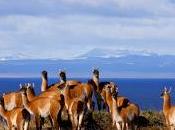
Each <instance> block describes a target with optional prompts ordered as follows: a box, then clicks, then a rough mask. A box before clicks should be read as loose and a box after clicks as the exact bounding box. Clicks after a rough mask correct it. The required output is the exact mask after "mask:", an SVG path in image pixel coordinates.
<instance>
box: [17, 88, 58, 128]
mask: <svg viewBox="0 0 175 130" xmlns="http://www.w3.org/2000/svg"><path fill="white" fill-rule="evenodd" d="M20 92H21V95H22V101H23V105H24V108H26V109H27V110H28V111H29V112H30V114H31V115H34V117H35V123H36V128H37V129H38V130H41V129H42V125H41V122H40V121H41V118H45V117H49V118H50V120H51V125H52V128H56V129H60V126H59V122H60V120H61V105H60V101H59V100H55V99H52V98H47V97H40V98H37V99H35V100H32V101H29V100H28V99H27V94H26V91H25V90H24V89H22V90H21V91H20Z"/></svg>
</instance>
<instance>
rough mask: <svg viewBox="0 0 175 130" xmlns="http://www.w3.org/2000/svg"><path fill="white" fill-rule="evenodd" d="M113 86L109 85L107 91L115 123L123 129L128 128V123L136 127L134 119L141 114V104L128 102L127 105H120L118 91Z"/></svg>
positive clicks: (132, 127)
mask: <svg viewBox="0 0 175 130" xmlns="http://www.w3.org/2000/svg"><path fill="white" fill-rule="evenodd" d="M111 86H113V85H112V84H109V85H107V86H106V88H105V91H106V101H107V104H108V106H109V109H110V112H111V114H112V119H113V124H115V125H116V126H117V128H118V129H122V130H124V129H128V127H129V126H128V125H130V127H131V129H134V126H133V124H134V123H135V122H134V121H135V119H136V118H137V117H138V116H139V114H140V109H139V106H138V105H136V104H133V103H129V102H128V103H127V105H126V106H121V107H118V101H117V100H118V98H117V92H115V91H114V90H113V87H111ZM119 123H122V126H120V125H119Z"/></svg>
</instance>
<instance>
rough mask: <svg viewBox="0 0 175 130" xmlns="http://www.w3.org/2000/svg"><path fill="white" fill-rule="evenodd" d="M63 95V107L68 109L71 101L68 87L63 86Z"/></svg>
mask: <svg viewBox="0 0 175 130" xmlns="http://www.w3.org/2000/svg"><path fill="white" fill-rule="evenodd" d="M63 95H64V101H65V105H66V107H67V108H69V105H70V103H71V101H72V99H71V98H70V90H69V87H68V86H65V88H64V92H63Z"/></svg>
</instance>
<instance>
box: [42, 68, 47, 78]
mask: <svg viewBox="0 0 175 130" xmlns="http://www.w3.org/2000/svg"><path fill="white" fill-rule="evenodd" d="M41 75H42V77H43V78H44V79H46V80H47V71H45V70H44V71H42V72H41Z"/></svg>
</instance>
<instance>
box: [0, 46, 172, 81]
mask: <svg viewBox="0 0 175 130" xmlns="http://www.w3.org/2000/svg"><path fill="white" fill-rule="evenodd" d="M93 68H99V69H100V71H101V74H102V76H103V77H128V78H145V77H146V78H171V77H175V56H174V55H158V54H155V53H149V52H139V51H128V50H108V49H93V50H91V51H89V52H87V53H85V54H83V55H80V56H77V57H74V58H72V59H67V60H64V59H55V58H54V59H29V58H28V57H26V56H24V55H23V56H19V55H18V56H14V57H4V58H3V57H1V58H0V76H1V77H18V76H20V77H23V76H24V77H33V76H35V77H39V76H40V72H41V71H42V70H47V71H48V72H49V75H50V76H57V72H58V70H59V69H65V70H66V71H67V73H68V76H69V77H89V76H91V70H92V69H93Z"/></svg>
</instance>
